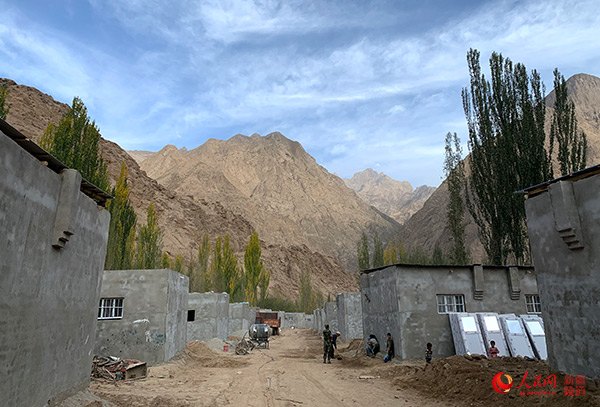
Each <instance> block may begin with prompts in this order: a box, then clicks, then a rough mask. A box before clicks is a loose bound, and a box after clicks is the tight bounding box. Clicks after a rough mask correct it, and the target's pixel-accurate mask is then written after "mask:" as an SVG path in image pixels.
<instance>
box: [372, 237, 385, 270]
mask: <svg viewBox="0 0 600 407" xmlns="http://www.w3.org/2000/svg"><path fill="white" fill-rule="evenodd" d="M383 265H384V259H383V243H382V242H381V239H380V238H379V234H378V233H377V232H375V236H373V268H375V267H381V266H383Z"/></svg>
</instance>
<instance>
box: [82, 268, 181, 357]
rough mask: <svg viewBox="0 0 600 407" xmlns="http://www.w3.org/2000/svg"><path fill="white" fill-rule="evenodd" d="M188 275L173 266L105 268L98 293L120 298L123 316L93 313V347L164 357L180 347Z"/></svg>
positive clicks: (121, 353) (120, 354) (124, 354)
mask: <svg viewBox="0 0 600 407" xmlns="http://www.w3.org/2000/svg"><path fill="white" fill-rule="evenodd" d="M188 291H189V279H188V278H187V277H186V276H184V275H183V274H180V273H177V272H175V271H173V270H167V269H162V270H105V271H104V275H103V278H102V295H101V297H102V298H123V317H122V318H115V319H99V320H98V330H97V333H96V346H95V349H94V351H95V353H96V354H97V355H99V356H116V357H120V358H122V359H138V360H141V361H144V362H147V363H149V364H153V363H160V362H165V361H168V360H169V359H171V358H172V357H173V356H174V355H175V354H176V353H177V352H178V351H180V350H181V349H183V348H184V347H185V343H186V340H187V326H186V320H187V302H188V298H187V297H188Z"/></svg>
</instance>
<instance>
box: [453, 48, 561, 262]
mask: <svg viewBox="0 0 600 407" xmlns="http://www.w3.org/2000/svg"><path fill="white" fill-rule="evenodd" d="M479 55H480V54H479V52H478V51H477V50H474V49H471V50H470V51H469V52H468V54H467V62H468V66H469V73H470V77H471V84H470V90H468V89H466V88H465V89H463V94H462V96H463V107H464V111H465V115H466V118H467V125H468V128H469V148H470V150H471V174H470V176H469V178H468V182H467V187H468V188H467V193H466V197H467V207H468V208H469V212H470V213H471V215H472V216H473V218H474V220H475V222H476V223H477V225H478V227H479V232H480V238H481V241H482V243H483V246H484V248H485V250H486V253H487V256H488V260H489V261H490V262H492V263H494V264H505V263H506V261H507V259H508V257H509V255H512V256H514V260H515V261H516V262H518V263H522V262H524V261H526V260H528V258H529V255H528V242H527V235H526V229H525V209H524V205H523V201H522V197H521V196H519V195H516V194H514V193H513V192H515V191H518V190H520V189H523V188H525V187H528V186H531V185H535V184H538V183H540V182H543V181H545V180H548V179H550V177H551V165H550V158H549V155H548V153H547V151H546V150H545V146H544V144H545V133H544V116H545V101H544V95H543V94H544V87H543V85H542V83H541V80H540V76H539V74H538V73H537V72H536V71H535V70H534V71H532V73H531V76H529V75H528V73H527V69H526V68H525V66H524V65H522V64H516V65H513V63H512V62H511V61H510V59H508V58H507V59H505V58H504V57H503V56H502V55H501V54H498V53H495V52H494V53H493V54H492V56H491V58H490V69H491V83H490V82H488V80H487V79H486V78H485V75H484V74H483V73H482V72H481V67H480V64H479Z"/></svg>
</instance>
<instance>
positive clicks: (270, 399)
mask: <svg viewBox="0 0 600 407" xmlns="http://www.w3.org/2000/svg"><path fill="white" fill-rule="evenodd" d="M259 352H260V354H261V356H266V357H268V358H269V360H267V361H266V362H265V363H263V364H262V365H260V366H259V367H258V369H257V373H258V377H259V378H260V379H261V381H264V382H265V384H266V386H267V388H266V389H265V390H264V391H263V396H264V397H265V401H266V403H267V404H266V405H267V407H274V406H275V400H274V396H273V393H272V388H271V385H272V380H271V378H270V377H268V376H267V375H266V374H265V373H264V372H263V368H264V367H265V366H267V365H268V364H269V363H273V362H275V358H274V357H273V356H271V355H269V354H267V353H264V352H263V351H260V350H259Z"/></svg>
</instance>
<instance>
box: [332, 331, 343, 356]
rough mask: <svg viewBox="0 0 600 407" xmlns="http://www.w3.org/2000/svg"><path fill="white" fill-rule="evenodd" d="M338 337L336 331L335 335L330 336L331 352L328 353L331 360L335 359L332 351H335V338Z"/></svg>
mask: <svg viewBox="0 0 600 407" xmlns="http://www.w3.org/2000/svg"><path fill="white" fill-rule="evenodd" d="M340 335H341V334H340V331H337V332H336V333H334V334H331V348H330V349H331V351H330V353H331V358H332V359H335V355H334V349H335V350H337V338H338V336H340Z"/></svg>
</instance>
